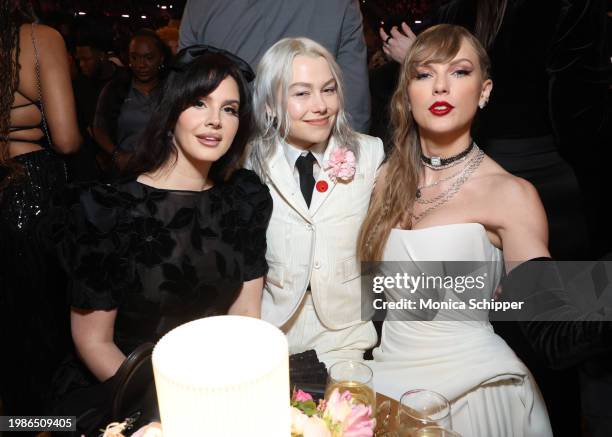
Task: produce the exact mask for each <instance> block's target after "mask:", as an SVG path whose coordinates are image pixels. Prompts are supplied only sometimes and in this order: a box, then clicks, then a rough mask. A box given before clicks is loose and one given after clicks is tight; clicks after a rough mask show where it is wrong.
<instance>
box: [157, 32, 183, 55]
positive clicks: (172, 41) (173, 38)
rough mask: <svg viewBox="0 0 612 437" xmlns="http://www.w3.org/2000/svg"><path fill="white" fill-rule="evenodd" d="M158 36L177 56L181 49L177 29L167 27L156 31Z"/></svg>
mask: <svg viewBox="0 0 612 437" xmlns="http://www.w3.org/2000/svg"><path fill="white" fill-rule="evenodd" d="M156 33H157V35H158V36H159V37H160V38H161V39H162V41H163V42H164V43H165V44H166V45H167V46H168V48H169V49H170V52H171V53H172V55H173V56H174V55H176V52H177V51H178V48H179V32H178V29H177V28H176V27H169V26H165V27H162V28H160V29H157V30H156Z"/></svg>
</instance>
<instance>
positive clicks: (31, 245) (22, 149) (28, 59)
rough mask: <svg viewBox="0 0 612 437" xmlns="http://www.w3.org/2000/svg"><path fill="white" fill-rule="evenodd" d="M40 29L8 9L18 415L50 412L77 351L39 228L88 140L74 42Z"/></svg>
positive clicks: (6, 114)
mask: <svg viewBox="0 0 612 437" xmlns="http://www.w3.org/2000/svg"><path fill="white" fill-rule="evenodd" d="M35 21H36V19H35V17H34V15H33V12H32V5H31V4H30V2H29V1H27V0H10V1H3V2H1V3H0V33H1V35H0V344H2V347H3V348H6V349H5V350H4V352H3V353H2V359H1V360H0V398H1V399H2V405H3V414H5V415H15V416H26V415H42V414H43V407H44V403H45V400H46V399H45V397H44V393H46V392H47V390H48V388H49V386H50V382H51V376H52V374H53V371H54V370H55V367H56V366H57V365H58V364H59V361H60V359H61V356H62V355H63V354H65V353H66V350H67V349H68V348H69V346H70V341H69V336H68V335H67V334H69V331H68V329H67V326H66V323H65V321H66V320H67V319H66V318H67V310H68V307H67V305H66V298H65V287H64V282H63V281H62V277H61V274H60V269H59V265H56V264H55V263H54V258H53V257H51V256H49V255H48V254H47V253H46V252H44V251H43V244H42V241H40V238H39V237H40V235H39V231H38V224H39V222H40V220H41V219H42V218H43V217H44V216H45V215H46V213H47V211H48V209H49V206H50V205H49V203H50V199H51V198H52V197H53V195H54V194H55V193H57V192H59V191H60V190H62V189H63V188H64V185H65V182H66V171H65V166H64V162H63V159H62V158H61V155H63V154H68V153H73V152H75V151H76V150H77V149H78V147H79V144H80V142H81V137H80V135H79V129H78V126H77V118H76V111H75V106H74V97H73V94H72V87H71V85H70V73H69V67H68V62H67V59H68V57H67V54H66V47H65V45H64V40H63V39H62V37H61V35H60V34H59V33H58V32H57V31H55V30H54V29H52V28H50V27H47V26H43V25H37V24H35ZM18 434H19V435H23V434H24V433H21V432H20V433H18ZM7 435H11V434H10V433H9V434H7Z"/></svg>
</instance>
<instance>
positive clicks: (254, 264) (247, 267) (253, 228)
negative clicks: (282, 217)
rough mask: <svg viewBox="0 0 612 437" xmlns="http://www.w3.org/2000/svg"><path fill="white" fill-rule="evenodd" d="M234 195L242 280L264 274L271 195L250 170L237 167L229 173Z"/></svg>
mask: <svg viewBox="0 0 612 437" xmlns="http://www.w3.org/2000/svg"><path fill="white" fill-rule="evenodd" d="M232 180H233V182H234V184H235V187H236V194H237V197H238V200H239V202H238V204H237V208H238V214H239V217H240V225H241V229H240V234H241V244H242V252H243V256H244V280H245V281H250V280H252V279H256V278H259V277H261V276H264V275H265V274H266V273H267V272H268V263H267V262H266V248H267V245H266V230H267V229H268V223H269V222H270V216H271V215H272V196H270V190H269V189H268V187H267V186H266V185H264V184H262V183H261V181H260V179H259V177H258V176H257V175H256V174H255V173H254V172H253V171H251V170H244V169H242V170H238V171H236V173H235V174H234V175H233V176H232Z"/></svg>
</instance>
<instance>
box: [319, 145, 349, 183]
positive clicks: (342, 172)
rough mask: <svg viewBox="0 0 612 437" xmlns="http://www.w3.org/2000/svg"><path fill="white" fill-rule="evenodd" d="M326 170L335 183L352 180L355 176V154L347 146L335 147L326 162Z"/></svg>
mask: <svg viewBox="0 0 612 437" xmlns="http://www.w3.org/2000/svg"><path fill="white" fill-rule="evenodd" d="M324 170H325V171H326V172H327V174H328V175H329V178H330V179H331V180H332V181H333V182H334V183H337V182H338V181H342V182H350V181H351V180H352V179H353V176H355V154H354V153H353V152H351V151H350V150H348V149H347V148H346V147H337V148H335V149H334V150H333V151H332V152H331V155H330V157H329V160H328V161H327V162H326V163H325V167H324Z"/></svg>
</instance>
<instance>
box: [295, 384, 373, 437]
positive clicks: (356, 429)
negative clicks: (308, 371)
mask: <svg viewBox="0 0 612 437" xmlns="http://www.w3.org/2000/svg"><path fill="white" fill-rule="evenodd" d="M371 413H372V410H371V408H370V407H369V406H365V405H362V404H355V403H353V397H352V396H351V393H350V392H349V391H345V392H344V393H342V394H340V392H339V391H338V389H335V390H334V391H333V392H332V394H331V396H330V397H329V399H328V400H327V401H319V405H317V404H315V402H314V400H313V399H312V396H310V395H309V394H308V393H305V392H303V391H302V390H297V391H296V392H294V393H293V397H292V399H291V436H292V437H371V436H373V435H374V426H375V424H376V421H375V420H374V419H372V418H370V416H371Z"/></svg>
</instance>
